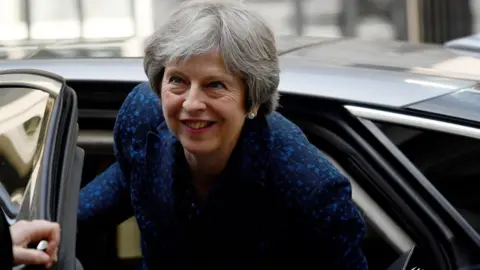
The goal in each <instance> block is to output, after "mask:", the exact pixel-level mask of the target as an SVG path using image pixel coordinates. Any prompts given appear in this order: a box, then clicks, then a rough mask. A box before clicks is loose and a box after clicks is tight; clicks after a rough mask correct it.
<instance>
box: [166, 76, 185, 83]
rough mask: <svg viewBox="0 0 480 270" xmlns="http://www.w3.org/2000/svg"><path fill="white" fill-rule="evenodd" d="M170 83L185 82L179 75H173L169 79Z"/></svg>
mask: <svg viewBox="0 0 480 270" xmlns="http://www.w3.org/2000/svg"><path fill="white" fill-rule="evenodd" d="M168 83H172V84H181V83H183V79H182V78H180V77H177V76H172V77H170V78H169V79H168Z"/></svg>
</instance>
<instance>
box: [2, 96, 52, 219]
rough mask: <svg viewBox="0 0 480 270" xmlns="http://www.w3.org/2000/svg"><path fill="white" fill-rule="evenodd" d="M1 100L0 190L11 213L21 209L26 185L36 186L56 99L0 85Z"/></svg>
mask: <svg viewBox="0 0 480 270" xmlns="http://www.w3.org/2000/svg"><path fill="white" fill-rule="evenodd" d="M0 101H1V102H0V184H1V186H0V193H1V196H2V197H1V200H2V209H4V211H6V212H8V211H12V209H10V207H12V206H13V207H14V209H18V207H19V206H20V204H21V203H22V202H23V199H24V194H25V191H26V190H27V187H32V188H33V187H34V186H35V181H36V179H37V175H38V168H39V167H40V163H41V160H42V159H41V156H42V153H43V151H42V150H43V149H42V146H43V141H44V136H43V135H44V134H45V131H44V130H45V129H46V126H47V123H48V117H49V114H50V112H51V108H52V103H53V99H52V98H51V97H50V96H49V94H48V93H45V92H43V91H40V90H32V89H25V88H0ZM29 183H30V186H28V184H29ZM31 195H33V192H31ZM8 197H9V198H8ZM6 200H10V203H11V204H12V205H5V204H7V202H6ZM9 209H10V210H9ZM7 214H8V215H9V216H10V217H11V218H14V217H12V214H14V213H7Z"/></svg>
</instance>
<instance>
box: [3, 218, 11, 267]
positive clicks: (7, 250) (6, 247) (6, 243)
mask: <svg viewBox="0 0 480 270" xmlns="http://www.w3.org/2000/svg"><path fill="white" fill-rule="evenodd" d="M12 266H13V248H12V236H11V235H10V225H9V224H8V222H7V220H6V218H5V216H4V215H3V213H2V212H1V211H0V269H12Z"/></svg>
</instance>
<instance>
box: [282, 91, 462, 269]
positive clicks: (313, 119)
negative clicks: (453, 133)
mask: <svg viewBox="0 0 480 270" xmlns="http://www.w3.org/2000/svg"><path fill="white" fill-rule="evenodd" d="M344 105H345V104H344V103H342V102H339V101H335V100H330V99H322V98H318V97H308V96H303V97H302V96H290V97H285V98H283V102H282V108H281V109H280V111H281V112H282V113H283V114H284V115H286V116H287V117H288V118H289V119H291V120H292V121H293V122H295V123H296V124H297V125H299V126H300V127H301V128H302V129H303V130H304V131H306V132H309V133H312V132H313V133H315V132H316V133H317V135H318V136H319V137H322V138H323V140H324V142H327V143H330V144H332V145H335V147H337V148H340V149H341V148H346V147H347V148H349V150H348V151H350V154H351V155H350V156H349V157H348V158H350V159H352V160H355V161H357V162H358V164H357V166H359V167H360V169H362V170H363V171H364V173H366V174H367V175H368V176H370V181H369V182H368V183H365V182H363V183H360V184H361V185H362V186H364V187H365V186H369V187H370V189H369V192H375V193H376V194H377V196H378V197H382V198H383V201H382V205H388V207H391V208H392V209H395V210H394V211H392V213H393V212H394V215H392V216H393V217H394V219H395V220H396V222H397V223H398V224H399V225H400V226H401V227H402V228H403V229H404V230H405V231H407V232H409V233H411V234H412V239H414V241H415V242H416V243H417V244H418V245H420V246H423V247H428V249H430V250H429V251H431V252H432V255H433V256H434V257H435V260H436V261H438V262H439V264H440V265H439V267H440V269H455V267H456V264H455V261H454V260H452V258H454V255H453V248H452V243H451V241H450V237H451V234H450V231H449V229H448V227H447V226H445V224H444V223H443V222H442V221H441V220H439V219H438V218H437V216H436V214H435V212H434V211H433V209H432V208H431V207H430V206H429V205H428V203H426V202H425V201H424V200H423V199H422V198H420V197H419V196H418V194H417V192H416V191H415V190H414V189H413V188H412V187H411V186H410V185H409V184H408V181H406V179H407V178H409V177H410V178H412V177H414V176H413V175H411V174H410V173H409V171H408V170H406V169H405V167H404V166H403V164H401V163H400V162H399V161H398V160H397V159H396V158H395V156H393V155H391V154H390V153H389V152H388V150H387V149H385V147H384V146H383V145H382V144H380V143H379V142H378V139H377V138H376V137H375V136H373V134H371V132H370V131H369V130H368V129H367V128H366V127H365V126H363V124H362V123H361V122H360V120H359V119H358V118H356V117H355V116H352V114H351V113H349V112H348V111H347V110H346V109H345V108H344ZM318 108H322V109H321V110H319V109H318ZM315 130H316V131H315ZM321 130H327V131H329V133H330V134H328V132H321ZM332 136H333V137H332ZM340 141H343V143H344V145H341V144H340V143H339V142H340ZM343 151H345V149H343ZM352 153H353V154H352ZM367 178H368V177H367Z"/></svg>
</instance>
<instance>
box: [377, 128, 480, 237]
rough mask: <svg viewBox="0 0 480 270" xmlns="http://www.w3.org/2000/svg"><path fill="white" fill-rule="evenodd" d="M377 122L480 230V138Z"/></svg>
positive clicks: (479, 230)
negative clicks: (479, 192)
mask: <svg viewBox="0 0 480 270" xmlns="http://www.w3.org/2000/svg"><path fill="white" fill-rule="evenodd" d="M377 125H378V126H379V127H380V128H381V129H382V130H383V132H384V133H385V134H386V135H387V137H389V138H390V139H391V141H393V142H394V143H395V144H396V145H397V147H398V148H399V149H400V150H401V151H402V152H403V153H404V154H405V156H406V157H407V158H409V159H410V161H411V162H412V163H413V164H414V165H415V166H417V168H418V169H419V170H420V171H421V172H422V173H423V174H424V175H425V177H427V179H429V180H430V181H431V182H432V184H433V185H434V186H435V187H436V188H437V189H438V190H439V191H440V192H441V193H442V194H443V195H444V196H445V198H447V199H448V200H449V201H450V203H451V204H452V205H453V206H454V207H455V208H456V209H457V210H458V211H459V212H460V214H462V215H463V217H464V218H465V219H466V220H467V221H468V222H470V224H471V225H472V227H474V228H475V229H476V230H477V231H478V232H480V197H479V196H478V190H479V187H480V181H479V180H480V166H479V164H480V140H477V139H472V138H467V137H462V136H457V135H452V134H447V133H441V132H435V131H424V130H418V129H413V128H410V127H408V128H407V127H403V126H397V125H392V124H385V123H377Z"/></svg>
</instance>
